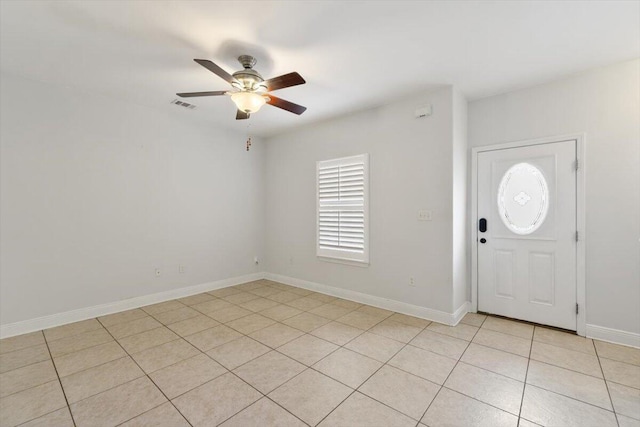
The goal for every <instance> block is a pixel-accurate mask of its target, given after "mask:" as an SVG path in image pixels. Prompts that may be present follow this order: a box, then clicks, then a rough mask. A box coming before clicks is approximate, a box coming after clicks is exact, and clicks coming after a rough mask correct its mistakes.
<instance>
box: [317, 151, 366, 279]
mask: <svg viewBox="0 0 640 427" xmlns="http://www.w3.org/2000/svg"><path fill="white" fill-rule="evenodd" d="M354 161H355V162H362V164H363V170H364V173H363V175H364V178H363V181H364V183H363V184H364V185H363V187H364V189H363V203H362V210H363V229H364V238H363V251H362V253H359V252H355V251H348V250H342V249H329V248H321V247H320V168H321V167H323V168H324V167H332V166H341V165H345V164H349V163H353V162H354ZM369 241H370V240H369V154H368V153H365V154H359V155H355V156H348V157H341V158H337V159H328V160H318V161H316V256H317V257H318V258H319V259H321V260H324V261H329V262H339V263H344V264H350V265H357V266H368V265H369V251H370V248H369Z"/></svg>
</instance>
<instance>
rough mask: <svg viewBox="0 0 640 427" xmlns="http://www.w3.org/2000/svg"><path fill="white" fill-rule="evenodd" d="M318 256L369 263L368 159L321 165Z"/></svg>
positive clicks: (328, 162) (333, 161)
mask: <svg viewBox="0 0 640 427" xmlns="http://www.w3.org/2000/svg"><path fill="white" fill-rule="evenodd" d="M317 173H318V176H317V183H318V255H319V256H325V257H331V258H340V259H346V260H352V261H360V262H368V247H367V246H368V235H367V234H368V223H367V222H368V218H367V217H368V212H367V210H368V200H367V197H368V156H367V155H360V156H354V157H347V158H343V159H335V160H327V161H322V162H318V168H317Z"/></svg>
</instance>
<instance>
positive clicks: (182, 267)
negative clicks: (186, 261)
mask: <svg viewBox="0 0 640 427" xmlns="http://www.w3.org/2000/svg"><path fill="white" fill-rule="evenodd" d="M186 272H187V267H185V266H184V265H180V266H178V273H180V274H184V273H186Z"/></svg>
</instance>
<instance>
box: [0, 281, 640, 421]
mask: <svg viewBox="0 0 640 427" xmlns="http://www.w3.org/2000/svg"><path fill="white" fill-rule="evenodd" d="M0 425H1V426H16V425H24V426H55V427H64V426H73V425H76V426H78V427H84V426H115V425H124V426H169V427H179V426H189V425H192V426H213V425H223V426H227V427H228V426H241V427H247V426H279V427H280V426H305V425H310V426H315V425H320V426H341V427H342V426H344V427H351V426H414V427H415V426H431V427H436V426H445V425H446V426H491V427H494V426H517V425H520V426H534V425H549V426H583V427H589V426H593V427H605V426H616V425H619V426H624V427H626V426H640V350H637V349H632V348H628V347H623V346H618V345H613V344H608V343H605V342H600V341H593V340H590V339H584V338H581V337H578V336H575V335H571V334H567V333H563V332H559V331H556V330H552V329H547V328H540V327H534V326H532V325H529V324H526V323H520V322H513V321H509V320H505V319H500V318H494V317H486V316H482V315H478V314H468V315H467V316H466V317H465V318H464V319H463V320H462V323H460V324H459V325H458V326H456V327H449V326H445V325H441V324H437V323H431V322H428V321H426V320H422V319H418V318H415V317H411V316H406V315H403V314H398V313H393V312H391V311H387V310H382V309H379V308H375V307H370V306H365V305H361V304H357V303H354V302H351V301H345V300H340V299H337V298H334V297H330V296H327V295H323V294H318V293H314V292H310V291H307V290H303V289H298V288H294V287H290V286H286V285H283V284H280V283H275V282H270V281H267V280H260V281H257V282H251V283H246V284H243V285H239V286H235V287H232V288H226V289H221V290H217V291H213V292H209V293H204V294H200V295H194V296H190V297H187V298H181V299H178V300H174V301H169V302H164V303H160V304H155V305H151V306H147V307H143V308H142V309H136V310H130V311H126V312H123V313H117V314H112V315H109V316H104V317H101V318H98V319H91V320H86V321H82V322H78V323H74V324H70V325H65V326H61V327H57V328H52V329H48V330H45V331H40V332H34V333H31V334H26V335H22V336H18V337H13V338H8V339H5V340H2V341H0Z"/></svg>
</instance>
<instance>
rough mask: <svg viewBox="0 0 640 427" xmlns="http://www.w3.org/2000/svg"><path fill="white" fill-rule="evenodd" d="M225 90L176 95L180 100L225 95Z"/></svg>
mask: <svg viewBox="0 0 640 427" xmlns="http://www.w3.org/2000/svg"><path fill="white" fill-rule="evenodd" d="M226 93H227V91H226V90H214V91H212V92H183V93H176V95H178V96H179V97H181V98H192V97H194V96H220V95H224V94H226Z"/></svg>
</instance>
